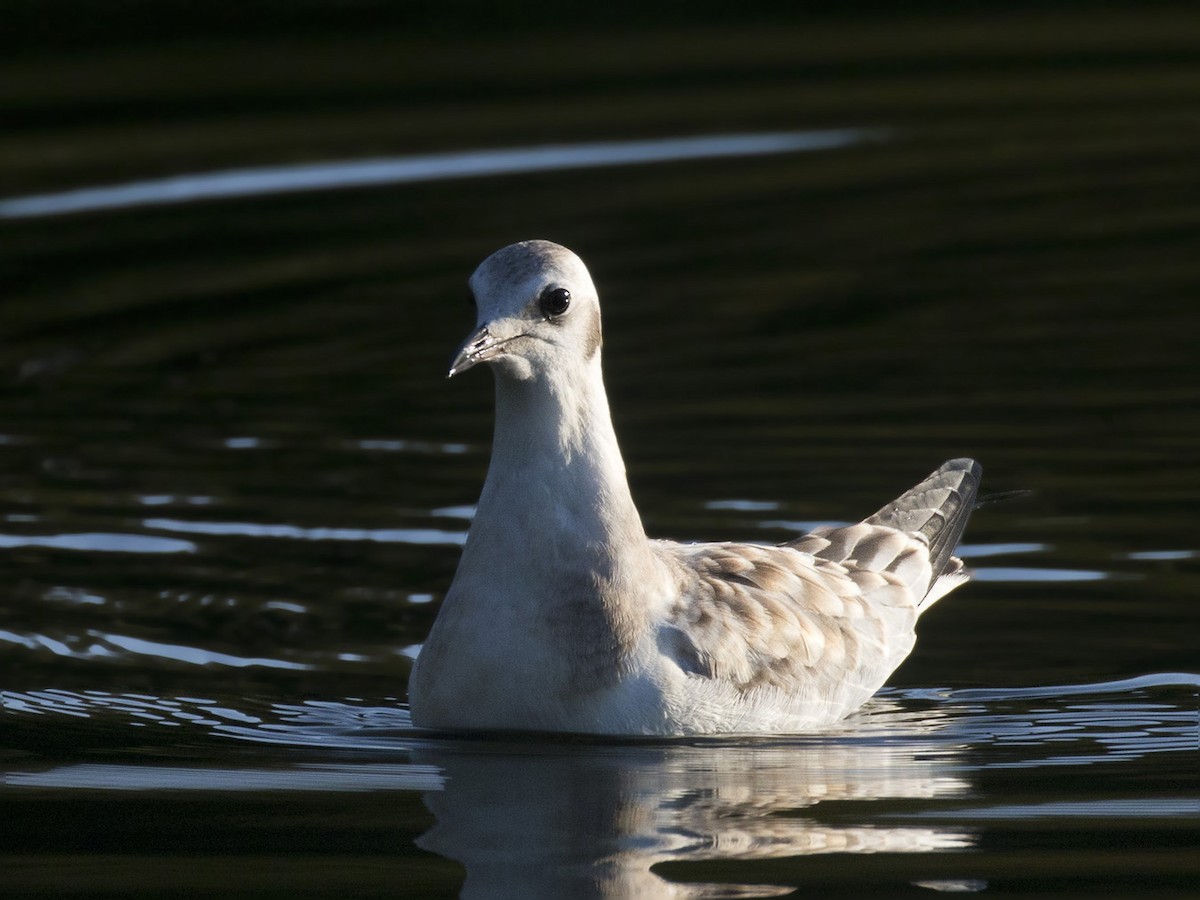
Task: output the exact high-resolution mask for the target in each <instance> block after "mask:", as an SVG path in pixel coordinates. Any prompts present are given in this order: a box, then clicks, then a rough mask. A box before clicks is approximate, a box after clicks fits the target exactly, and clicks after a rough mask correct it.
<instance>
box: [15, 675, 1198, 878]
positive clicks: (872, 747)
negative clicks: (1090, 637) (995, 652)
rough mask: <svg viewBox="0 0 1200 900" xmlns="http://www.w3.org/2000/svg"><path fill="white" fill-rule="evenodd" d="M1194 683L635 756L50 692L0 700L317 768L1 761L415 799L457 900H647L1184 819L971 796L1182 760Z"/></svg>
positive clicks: (897, 715)
mask: <svg viewBox="0 0 1200 900" xmlns="http://www.w3.org/2000/svg"><path fill="white" fill-rule="evenodd" d="M1197 687H1200V676H1197V675H1191V674H1187V673H1182V674H1171V673H1164V674H1155V675H1147V676H1142V677H1139V678H1134V679H1128V680H1125V681H1119V682H1108V683H1103V684H1092V685H1079V686H1055V687H1042V688H1008V689H972V690H959V691H952V690H945V689H941V690H935V689H926V690H923V691H889V692H886V695H885V696H884V697H882V698H877V699H876V700H875V701H873V702H872V704H871V705H870V706H869V707H868V709H867V710H866V711H864V712H863V713H861V714H859V715H857V716H855V717H854V718H853V719H851V720H847V722H846V723H844V724H843V725H842V726H840V727H838V728H835V729H830V730H828V731H826V732H822V733H820V734H813V735H805V736H796V737H787V736H779V737H770V738H759V739H747V738H739V739H733V738H730V739H710V740H691V741H654V742H615V741H600V742H597V741H572V740H553V739H541V738H538V737H534V736H525V737H516V738H514V737H505V736H493V737H490V738H484V739H478V738H468V739H450V738H446V737H438V736H436V735H430V734H429V733H427V732H421V731H416V730H414V729H413V728H412V725H411V719H410V717H409V715H408V712H407V710H405V709H404V707H403V705H402V704H401V703H400V702H399V700H398V699H396V698H380V699H378V700H376V701H374V702H368V701H364V700H361V699H358V700H355V699H346V700H342V701H315V700H309V701H304V702H299V703H290V704H289V703H269V702H262V701H259V702H255V701H253V700H249V699H246V700H241V701H239V702H236V703H234V702H230V701H218V700H215V699H211V698H205V697H174V698H163V697H154V696H152V695H149V694H134V693H128V694H109V693H105V692H102V691H84V692H81V693H77V692H71V691H66V690H54V689H52V690H45V691H30V692H23V693H19V692H0V699H2V700H3V703H4V708H5V710H6V713H9V714H10V715H11V716H12V721H13V722H15V723H17V724H19V725H21V727H22V728H24V729H28V727H29V722H30V721H31V720H32V721H39V722H45V721H46V720H47V719H51V724H53V723H52V717H54V716H56V715H57V716H63V717H66V718H65V719H64V721H67V720H69V721H70V722H71V723H72V734H75V735H79V734H84V732H81V731H80V729H81V728H83V727H85V726H84V725H83V724H82V723H81V720H84V719H91V718H98V719H100V720H101V721H100V722H98V723H96V726H87V727H100V728H102V729H103V730H102V731H101V732H99V733H102V734H104V735H106V737H105V738H104V739H103V740H102V742H101V743H102V745H103V746H107V747H111V734H112V726H113V725H116V726H118V727H124V726H130V725H136V726H138V727H139V728H140V729H142V731H141V732H140V734H139V738H135V739H132V740H134V741H138V740H140V739H141V737H140V736H141V735H145V734H146V731H147V730H153V729H162V730H164V731H165V730H166V729H167V728H168V727H169V728H170V729H171V731H172V732H173V733H174V734H178V735H182V736H183V738H182V739H183V740H184V741H185V742H187V745H189V746H191V745H195V746H199V745H200V744H199V741H200V739H202V738H203V737H205V736H213V737H215V738H232V739H236V740H239V741H244V742H247V743H248V744H252V745H257V747H258V748H259V750H260V751H261V750H262V749H263V748H265V747H268V746H270V745H277V746H280V747H284V748H290V749H291V750H295V749H296V748H307V749H308V751H310V752H320V751H326V752H327V753H329V754H330V755H331V758H329V759H327V760H324V761H318V762H316V763H314V762H312V761H311V759H312V758H311V755H308V754H306V756H305V757H304V758H301V759H299V760H298V759H297V758H296V755H295V754H294V753H291V752H288V753H285V754H282V755H280V756H272V757H270V759H271V760H272V761H271V762H269V763H266V764H264V763H262V762H261V761H259V762H253V763H251V764H249V765H247V766H245V767H238V766H236V765H235V764H231V763H230V757H228V756H222V757H221V758H220V759H218V760H216V765H215V766H214V765H210V761H211V757H207V756H206V757H203V758H202V759H203V761H201V762H199V763H197V764H196V765H192V766H188V765H182V764H181V763H180V760H179V757H178V756H176V755H173V756H172V758H171V759H170V760H164V761H163V763H164V764H163V765H161V766H160V765H156V764H154V763H153V762H149V761H148V760H147V759H146V757H145V756H144V755H138V756H136V757H134V758H132V759H130V761H129V765H124V764H118V763H113V762H112V761H111V758H109V759H105V760H104V761H103V763H102V764H92V763H86V764H82V765H81V764H71V765H60V766H57V767H49V768H46V767H45V766H46V765H47V764H46V763H43V762H39V761H25V762H16V761H14V762H11V763H10V765H9V769H10V771H9V773H8V781H7V783H8V786H9V787H10V789H14V790H16V789H21V788H27V789H39V790H46V789H55V788H58V789H64V790H71V791H78V790H90V789H95V790H146V791H195V792H213V791H229V792H238V791H259V792H269V791H277V792H297V793H305V792H338V791H341V792H361V791H379V792H386V791H396V792H401V791H408V792H423V793H424V800H425V803H426V805H427V806H428V807H429V809H430V811H431V812H433V813H434V815H435V817H436V824H435V825H434V827H433V828H431V829H430V830H429V831H428V832H427V833H426V834H425V835H424V836H423V837H422V838H421V839H420V843H421V845H422V846H423V847H424V848H425V849H428V850H431V851H433V852H436V853H440V854H442V855H444V856H447V857H450V858H452V859H456V860H458V861H460V862H462V863H463V864H464V865H465V867H466V869H467V882H466V885H465V887H464V896H467V897H470V896H488V897H490V896H497V895H513V896H580V895H583V894H586V895H588V896H614V897H616V896H637V897H650V898H653V897H680V896H685V897H686V896H726V897H728V896H745V895H753V896H764V895H768V894H770V893H772V892H776V893H782V892H784V891H786V890H790V888H786V889H782V888H777V887H774V886H766V887H758V886H752V885H748V884H747V885H737V884H733V885H731V884H722V885H713V884H688V883H683V882H678V881H672V880H671V878H672V875H673V874H674V873H679V877H687V876H688V875H689V874H690V873H689V872H688V868H687V865H686V864H688V863H690V862H699V861H728V862H733V861H743V862H747V863H752V862H754V861H761V860H769V859H782V858H799V857H803V856H811V855H821V854H830V853H844V854H847V853H854V854H862V853H878V852H888V853H905V854H914V853H929V852H947V851H955V850H959V849H964V848H970V847H973V846H975V843H976V833H977V829H978V828H980V827H986V825H985V824H983V823H987V822H993V821H1007V820H1015V819H1019V820H1021V821H1026V822H1038V821H1044V820H1068V821H1069V820H1070V819H1072V818H1079V819H1089V820H1095V819H1100V818H1106V817H1114V816H1120V817H1123V818H1127V819H1132V820H1136V819H1144V818H1155V817H1164V816H1166V817H1172V818H1181V817H1186V816H1189V815H1194V810H1195V806H1194V801H1193V800H1192V799H1190V798H1188V797H1187V796H1186V794H1185V793H1181V792H1180V791H1177V790H1170V791H1166V792H1164V793H1163V795H1162V796H1128V795H1126V796H1116V797H1101V798H1094V797H1087V798H1085V799H1080V800H1078V801H1076V800H1074V799H1070V800H1066V801H1063V800H1057V799H1048V802H1043V803H1039V802H1029V803H1012V802H1009V803H991V804H990V803H989V802H988V801H989V795H987V794H981V793H980V792H979V791H978V790H977V789H976V783H977V781H978V779H979V778H980V776H981V775H982V773H985V772H986V773H988V775H989V777H992V778H995V777H998V775H999V773H998V771H997V770H1003V769H1010V768H1013V767H1014V766H1015V767H1017V768H1018V769H1019V768H1021V767H1025V768H1031V769H1035V770H1041V772H1042V773H1043V774H1046V773H1051V772H1053V771H1054V768H1053V767H1055V766H1059V765H1063V764H1070V765H1082V766H1087V765H1089V764H1091V763H1093V762H1094V763H1101V764H1104V765H1106V766H1111V765H1112V764H1113V763H1114V762H1120V761H1122V760H1128V759H1131V758H1133V757H1134V756H1135V755H1138V754H1140V755H1143V756H1144V755H1146V754H1154V753H1176V754H1183V753H1187V754H1194V751H1195V746H1196V743H1195V742H1196V720H1195V695H1196V688H1197ZM235 707H237V708H235ZM180 746H183V745H180ZM352 751H355V752H356V751H365V752H366V753H367V757H366V758H365V759H358V760H356V759H355V758H354V757H353V756H350V755H348V754H349V753H350V752H352ZM380 754H384V755H385V756H384V758H385V759H386V762H383V763H381V762H380V761H379V760H380ZM252 758H253V759H255V760H261V759H262V757H261V755H258V754H256V755H255V756H254V757H252ZM1180 758H1181V759H1184V758H1185V757H1182V756H1181V757H1180ZM1186 758H1190V757H1186ZM1167 759H1168V761H1169V759H1170V758H1169V757H1168V758H1167ZM1102 771H1105V772H1108V771H1111V770H1110V769H1107V768H1106V769H1104V770H1102ZM1015 777H1019V778H1024V777H1025V776H1024V775H1022V774H1018V775H1017V776H1015ZM1009 799H1011V798H1009ZM664 863H672V864H684V865H683V866H682V867H681V868H677V867H674V866H671V867H667V868H660V867H659V865H660V864H664ZM848 864H849V863H848ZM751 870H752V869H751V867H749V866H748V867H747V870H746V871H751ZM736 872H737V870H736V869H725V870H722V873H723V876H729V875H731V874H732V873H736ZM719 877H721V876H719ZM746 880H751V879H750V878H747V879H746ZM919 886H920V887H924V888H928V889H930V890H936V891H973V890H981V889H983V888H984V887H986V884H985V883H984V882H982V881H978V880H972V879H969V878H967V879H954V878H949V879H932V880H931V879H924V880H922V881H920V882H919ZM739 892H740V893H739Z"/></svg>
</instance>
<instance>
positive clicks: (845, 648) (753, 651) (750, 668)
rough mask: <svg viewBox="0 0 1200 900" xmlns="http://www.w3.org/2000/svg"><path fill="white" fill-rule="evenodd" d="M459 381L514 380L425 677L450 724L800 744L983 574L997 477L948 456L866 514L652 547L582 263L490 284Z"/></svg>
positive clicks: (547, 260)
mask: <svg viewBox="0 0 1200 900" xmlns="http://www.w3.org/2000/svg"><path fill="white" fill-rule="evenodd" d="M469 283H470V288H471V295H472V298H473V302H474V303H475V306H476V310H477V314H478V316H477V322H476V329H475V330H474V331H473V332H472V333H471V334H470V335H469V336H468V337H467V339H466V340H465V341H464V342H463V344H462V346H461V347H460V348H459V350H458V353H457V354H456V355H455V357H454V360H453V362H452V363H451V366H450V371H449V375H450V376H454V375H457V374H459V373H460V372H464V371H466V370H468V369H470V368H472V367H474V366H477V365H479V364H481V363H487V364H488V365H490V367H491V368H492V369H493V371H494V373H495V390H496V419H495V433H494V440H493V444H492V458H491V464H490V466H489V468H488V473H487V477H486V479H485V481H484V486H483V491H482V494H481V496H480V498H479V504H478V507H477V509H476V513H475V517H474V520H473V521H472V524H471V529H470V532H469V534H468V536H467V541H466V544H465V546H464V547H463V552H462V557H461V559H460V561H459V565H458V570H457V571H456V573H455V575H454V579H453V582H452V583H451V585H450V588H449V590H448V591H447V593H446V595H445V598H444V599H443V601H442V604H441V608H440V610H439V611H438V615H437V619H436V621H435V622H434V625H433V628H432V630H431V632H430V634H429V638H428V640H426V642H425V644H424V646H423V648H422V649H421V652H420V654H419V655H418V657H417V660H416V664H415V667H414V669H413V672H412V676H411V678H410V681H409V701H410V707H411V710H412V720H413V723H414V724H415V725H417V726H418V727H422V728H431V729H437V730H472V731H478V730H508V731H541V732H566V733H581V734H592V735H630V736H631V735H659V736H675V735H701V734H795V733H801V732H806V731H811V730H814V729H819V728H822V727H825V726H828V725H831V724H833V723H835V722H837V721H838V720H840V719H842V718H843V717H845V716H846V715H847V714H849V713H850V712H852V711H853V710H855V709H857V708H858V707H860V706H861V705H862V704H863V703H865V702H866V701H867V699H868V698H870V697H871V696H872V695H873V694H874V693H875V692H876V691H877V690H879V688H880V687H882V686H883V684H884V682H885V681H886V680H887V678H888V676H889V675H890V674H891V673H892V672H893V671H894V670H895V668H896V667H897V666H898V665H899V664H900V663H901V662H902V661H903V660H904V659H905V657H907V656H908V654H909V651H910V650H911V649H912V647H913V642H914V640H915V634H914V626H915V623H916V621H917V617H918V616H920V615H921V614H922V613H923V612H925V610H927V609H928V608H929V607H930V606H931V605H932V604H933V603H934V601H936V600H938V599H939V598H941V597H943V596H945V595H946V594H947V593H948V592H949V591H950V590H952V589H953V588H955V587H958V586H959V585H960V584H962V583H963V582H965V581H966V580H967V574H966V572H965V571H964V569H963V563H962V561H961V560H960V559H958V558H957V557H955V556H954V555H953V554H954V550H955V548H956V546H957V544H958V541H959V538H960V537H961V536H962V532H963V529H964V528H965V527H966V524H967V518H968V516H969V515H970V512H971V510H972V508H973V506H974V504H975V495H976V491H977V488H978V485H979V479H980V475H981V471H982V470H981V468H980V466H979V464H978V463H976V462H975V461H974V460H971V459H953V460H950V461H949V462H946V463H944V464H943V465H942V466H941V467H939V468H938V469H937V470H936V471H935V472H933V473H932V474H931V475H930V476H929V477H928V478H926V479H925V480H924V481H922V482H921V483H920V484H918V485H917V486H916V487H914V488H912V489H911V490H909V491H907V492H905V493H904V494H902V495H901V496H900V497H898V498H897V499H895V500H893V501H892V502H891V503H888V504H887V505H886V506H884V507H883V509H881V510H879V511H878V512H876V513H875V514H874V515H872V516H870V517H868V518H866V519H864V520H863V521H861V522H859V523H857V524H854V525H848V526H842V527H820V528H817V529H815V530H813V531H812V532H810V533H808V534H804V535H801V536H800V537H797V538H795V539H794V540H791V541H788V542H787V543H784V544H781V545H776V546H765V545H759V544H752V543H693V544H687V543H677V542H674V541H667V540H652V539H650V538H649V537H647V535H646V532H645V529H644V528H643V527H642V520H641V517H640V515H639V514H638V511H637V508H636V507H635V506H634V503H633V498H632V496H631V494H630V491H629V485H628V482H627V480H626V476H625V466H624V463H623V461H622V459H621V452H620V450H619V448H618V446H617V438H616V434H615V432H614V430H613V425H612V419H611V417H610V414H609V408H608V398H607V395H606V394H605V390H604V381H603V378H602V374H601V367H600V349H601V343H602V340H601V328H600V305H599V299H598V297H597V293H596V289H595V287H594V286H593V284H592V279H591V276H590V275H589V273H588V270H587V268H586V267H585V266H584V264H583V262H582V260H580V259H579V257H578V256H576V255H575V254H574V253H572V252H571V251H570V250H568V249H567V248H565V247H562V246H560V245H558V244H554V243H551V242H549V241H541V240H535V241H522V242H520V243H517V244H512V245H510V246H508V247H505V248H503V249H501V250H498V251H497V252H495V253H493V254H492V255H491V256H489V257H488V258H487V259H485V260H484V261H483V262H482V263H481V264H480V265H479V268H478V269H476V270H475V273H474V274H473V275H472V276H471V279H470V282H469Z"/></svg>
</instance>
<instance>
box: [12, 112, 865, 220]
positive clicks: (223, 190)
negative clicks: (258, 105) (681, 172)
mask: <svg viewBox="0 0 1200 900" xmlns="http://www.w3.org/2000/svg"><path fill="white" fill-rule="evenodd" d="M884 136H885V132H883V131H880V130H878V129H866V128H847V129H840V130H830V131H780V132H765V133H760V134H726V135H706V136H700V137H683V138H666V139H661V140H648V141H604V142H598V143H593V144H558V145H548V146H540V147H516V148H511V149H497V150H474V151H467V152H458V153H437V154H432V155H428V156H389V157H378V158H375V159H358V160H341V161H337V162H328V163H313V164H308V165H294V166H269V167H264V168H257V169H230V170H227V171H224V172H205V173H201V174H197V175H178V176H175V177H173V178H161V179H155V180H152V181H135V182H130V183H128V184H117V185H108V186H104V187H92V188H83V189H81V190H74V191H64V192H61V193H54V194H32V195H28V196H24V197H10V198H8V199H5V200H0V218H5V219H22V218H32V217H35V216H61V215H67V214H70V213H81V212H94V211H96V210H104V209H125V208H129V207H137V206H157V205H162V204H168V203H189V202H193V201H196V200H215V199H224V198H229V197H252V196H260V195H264V194H284V193H287V194H295V193H301V192H307V191H327V190H334V189H337V188H353V187H368V186H378V185H387V184H408V183H413V182H422V181H439V180H445V179H451V178H481V177H485V176H491V175H517V174H522V173H526V172H552V171H560V170H564V169H586V168H597V167H604V166H631V165H645V164H647V163H662V162H677V161H684V160H696V159H717V158H722V157H733V156H766V155H770V154H779V153H799V152H803V151H813V150H832V149H837V148H840V147H849V146H852V145H854V144H861V143H863V142H865V141H868V140H879V139H881V138H883V137H884Z"/></svg>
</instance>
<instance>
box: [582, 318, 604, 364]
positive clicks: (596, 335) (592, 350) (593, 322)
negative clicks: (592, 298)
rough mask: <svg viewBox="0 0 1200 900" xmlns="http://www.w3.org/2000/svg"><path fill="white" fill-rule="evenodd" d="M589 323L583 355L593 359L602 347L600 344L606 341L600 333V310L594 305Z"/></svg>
mask: <svg viewBox="0 0 1200 900" xmlns="http://www.w3.org/2000/svg"><path fill="white" fill-rule="evenodd" d="M589 313H590V315H589V317H588V323H587V335H586V337H585V339H584V340H585V342H584V348H583V355H584V358H585V359H591V358H592V357H593V356H595V355H596V351H597V350H599V349H600V345H601V344H602V343H604V341H603V338H602V337H601V335H600V310H598V309H596V308H595V307H593V308H592V309H591V310H589Z"/></svg>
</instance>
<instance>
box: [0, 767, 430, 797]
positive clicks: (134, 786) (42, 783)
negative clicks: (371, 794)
mask: <svg viewBox="0 0 1200 900" xmlns="http://www.w3.org/2000/svg"><path fill="white" fill-rule="evenodd" d="M9 779H10V780H9V785H10V786H11V787H27V788H75V789H85V790H103V791H238V792H240V791H288V790H294V791H338V792H347V791H355V792H357V791H436V790H440V789H441V788H442V778H441V776H440V774H439V773H438V771H437V768H436V767H435V766H428V765H424V766H422V765H406V764H386V763H374V764H358V765H355V764H348V765H337V764H330V763H300V764H299V765H297V766H295V767H294V768H285V769H230V768H216V767H212V768H210V767H204V768H199V767H196V768H185V767H182V766H152V765H145V766H142V765H103V764H86V763H85V764H82V765H73V766H61V767H59V768H55V769H50V770H49V771H46V772H14V773H11V774H10V775H9Z"/></svg>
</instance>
